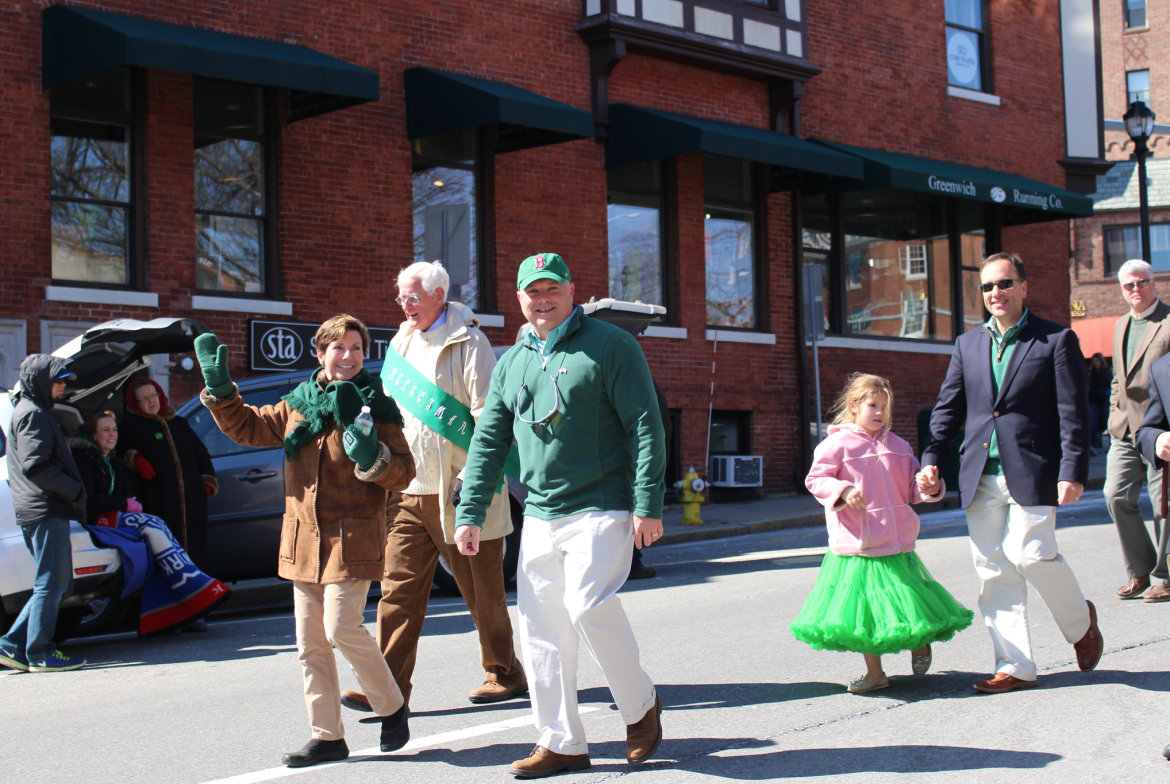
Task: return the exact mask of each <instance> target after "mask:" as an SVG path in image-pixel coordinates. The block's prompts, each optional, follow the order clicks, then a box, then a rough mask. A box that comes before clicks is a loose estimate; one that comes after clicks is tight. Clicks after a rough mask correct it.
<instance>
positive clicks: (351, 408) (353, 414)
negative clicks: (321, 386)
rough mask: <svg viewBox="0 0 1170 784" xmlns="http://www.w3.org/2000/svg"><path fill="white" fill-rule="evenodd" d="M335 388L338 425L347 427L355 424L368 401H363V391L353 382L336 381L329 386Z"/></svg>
mask: <svg viewBox="0 0 1170 784" xmlns="http://www.w3.org/2000/svg"><path fill="white" fill-rule="evenodd" d="M329 386H330V387H332V388H333V395H334V399H335V400H336V401H337V408H336V411H337V424H338V425H340V426H341V427H347V426H349V425H352V424H353V421H354V420H355V419H357V415H358V414H360V413H361V412H362V406H364V405H365V404H366V401H364V400H362V391H361V390H360V389H358V387H357V384H355V383H353V382H352V381H334V382H333V383H332V384H330V385H329Z"/></svg>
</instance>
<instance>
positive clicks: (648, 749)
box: [626, 694, 662, 765]
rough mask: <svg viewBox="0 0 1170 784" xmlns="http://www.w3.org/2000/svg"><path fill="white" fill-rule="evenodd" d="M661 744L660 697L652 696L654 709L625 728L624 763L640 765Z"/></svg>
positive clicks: (652, 754)
mask: <svg viewBox="0 0 1170 784" xmlns="http://www.w3.org/2000/svg"><path fill="white" fill-rule="evenodd" d="M661 743H662V696H661V695H658V694H656V695H654V707H653V708H651V709H650V710H648V711H646V715H645V716H643V717H642V718H640V719H638V720H637V721H636V722H634V723H633V724H629V725H627V726H626V762H628V763H630V764H631V765H641V764H642V763H643V762H645V761H646V760H648V759H650V757H652V756H654V752H656V751H658V746H659V744H661Z"/></svg>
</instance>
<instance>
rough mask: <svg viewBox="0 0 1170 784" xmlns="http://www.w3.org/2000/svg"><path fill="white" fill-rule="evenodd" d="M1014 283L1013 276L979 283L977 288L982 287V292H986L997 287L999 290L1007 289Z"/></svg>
mask: <svg viewBox="0 0 1170 784" xmlns="http://www.w3.org/2000/svg"><path fill="white" fill-rule="evenodd" d="M1015 285H1016V279H1015V278H1004V279H1003V280H996V281H992V282H991V283H980V284H979V288H981V289H983V293H984V294H987V293H988V292H990V291H991V290H992V289H995V288H998V289H999V290H1000V291H1007V290H1008V289H1010V288H1012V287H1013V286H1015Z"/></svg>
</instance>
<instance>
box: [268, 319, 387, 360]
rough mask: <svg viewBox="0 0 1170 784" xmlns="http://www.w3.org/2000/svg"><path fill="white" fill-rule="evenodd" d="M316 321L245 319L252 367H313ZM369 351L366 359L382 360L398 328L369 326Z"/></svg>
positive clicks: (315, 353) (315, 357)
mask: <svg viewBox="0 0 1170 784" xmlns="http://www.w3.org/2000/svg"><path fill="white" fill-rule="evenodd" d="M318 326H320V325H319V324H311V323H305V322H299V321H263V320H260V319H252V320H251V321H249V322H248V347H249V355H250V357H251V368H252V370H267V371H273V372H274V371H281V370H312V369H313V368H315V367H317V365H318V364H319V363H318V362H317V347H316V345H314V342H313V339H314V337H315V336H316V334H317V327H318ZM369 330H370V350H369V352H367V354H366V359H367V360H375V361H378V360H382V359H385V357H386V347H387V346H388V345H389V343H390V338H392V337H393V336H394V333H395V332H397V331H398V330H396V329H391V328H389V327H369Z"/></svg>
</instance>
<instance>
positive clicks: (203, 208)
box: [193, 77, 268, 293]
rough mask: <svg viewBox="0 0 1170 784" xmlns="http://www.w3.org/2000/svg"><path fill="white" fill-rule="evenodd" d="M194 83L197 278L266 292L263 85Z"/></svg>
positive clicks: (205, 286)
mask: <svg viewBox="0 0 1170 784" xmlns="http://www.w3.org/2000/svg"><path fill="white" fill-rule="evenodd" d="M193 89H194V113H195V254H196V255H195V265H196V286H197V287H198V288H199V289H202V290H205V291H206V290H210V291H235V292H247V293H263V292H264V291H265V289H266V286H265V250H266V245H267V243H266V242H265V236H264V235H265V222H266V217H267V215H266V201H267V199H266V198H265V184H266V183H265V176H266V173H265V165H264V162H265V141H266V139H265V129H266V127H267V125H268V123H267V122H266V119H265V107H264V90H263V88H261V87H255V86H252V85H246V84H240V83H238V82H225V81H220V80H218V79H203V78H198V77H197V78H195V80H194V87H193Z"/></svg>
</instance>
